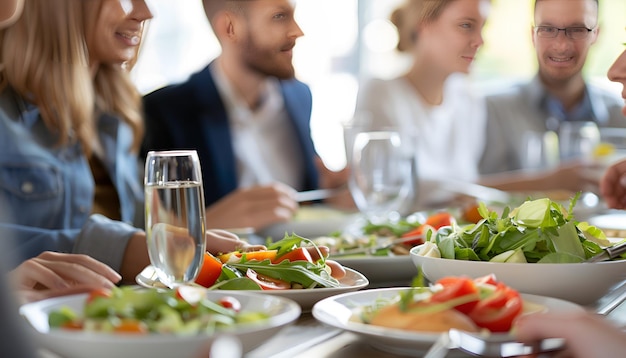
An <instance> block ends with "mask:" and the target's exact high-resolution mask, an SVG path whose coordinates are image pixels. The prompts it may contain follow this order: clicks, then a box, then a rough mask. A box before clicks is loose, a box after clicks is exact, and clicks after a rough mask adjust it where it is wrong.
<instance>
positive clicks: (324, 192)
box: [296, 189, 340, 203]
mask: <svg viewBox="0 0 626 358" xmlns="http://www.w3.org/2000/svg"><path fill="white" fill-rule="evenodd" d="M339 191H340V189H315V190H307V191H300V192H297V193H296V201H297V202H299V203H302V202H305V201H316V200H324V199H328V198H331V197H333V196H335V195H337V194H338V193H339Z"/></svg>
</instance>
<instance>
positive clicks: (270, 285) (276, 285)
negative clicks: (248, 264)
mask: <svg viewBox="0 0 626 358" xmlns="http://www.w3.org/2000/svg"><path fill="white" fill-rule="evenodd" d="M246 276H247V277H248V278H249V279H251V280H252V281H254V282H256V283H257V284H258V285H259V286H261V288H262V289H264V290H288V289H290V288H291V284H290V283H289V282H285V281H282V280H277V279H275V278H272V277H269V276H265V275H261V274H260V273H257V272H256V271H254V270H252V269H248V271H246Z"/></svg>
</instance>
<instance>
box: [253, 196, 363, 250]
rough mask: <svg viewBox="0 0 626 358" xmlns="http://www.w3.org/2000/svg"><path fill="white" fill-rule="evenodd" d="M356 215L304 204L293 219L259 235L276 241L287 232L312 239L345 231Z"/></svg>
mask: <svg viewBox="0 0 626 358" xmlns="http://www.w3.org/2000/svg"><path fill="white" fill-rule="evenodd" d="M356 217H358V215H356V214H352V213H346V212H343V211H341V210H337V209H333V208H330V207H328V206H325V205H310V206H302V207H300V209H298V213H297V214H296V216H295V217H294V219H293V220H291V221H289V222H286V223H279V224H274V225H271V226H269V227H267V228H264V229H263V230H261V231H260V232H259V233H258V235H259V236H260V237H262V238H267V237H270V238H272V239H273V240H274V241H277V240H281V239H283V238H284V237H285V233H287V234H289V235H291V234H296V235H298V236H302V237H305V238H308V239H312V238H315V237H318V236H326V235H329V234H330V233H332V232H335V231H343V229H344V228H345V227H346V226H348V225H349V224H350V223H351V222H352V221H353V220H355V218H356Z"/></svg>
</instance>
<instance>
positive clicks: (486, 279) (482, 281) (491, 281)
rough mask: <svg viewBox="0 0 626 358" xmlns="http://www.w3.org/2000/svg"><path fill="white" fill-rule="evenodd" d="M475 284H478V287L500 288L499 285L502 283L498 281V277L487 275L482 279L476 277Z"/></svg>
mask: <svg viewBox="0 0 626 358" xmlns="http://www.w3.org/2000/svg"><path fill="white" fill-rule="evenodd" d="M474 282H475V283H476V285H478V286H480V285H484V284H486V285H492V286H498V284H499V283H500V281H498V279H497V278H496V275H494V274H492V273H491V274H489V275H485V276H482V277H476V278H475V279H474Z"/></svg>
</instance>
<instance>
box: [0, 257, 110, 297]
mask: <svg viewBox="0 0 626 358" xmlns="http://www.w3.org/2000/svg"><path fill="white" fill-rule="evenodd" d="M9 278H10V280H11V282H12V283H13V285H14V287H15V289H16V291H17V293H18V298H19V299H20V300H21V301H25V302H31V301H36V300H41V299H44V298H49V297H55V296H61V295H66V294H72V293H80V292H88V291H90V290H92V289H94V288H98V287H106V288H111V287H113V286H115V284H116V283H117V282H119V281H120V280H121V278H122V277H121V276H120V275H119V274H118V273H117V272H115V271H114V270H113V269H112V268H110V267H109V266H107V265H105V264H104V263H102V262H100V261H97V260H95V259H93V258H91V257H89V256H87V255H80V254H66V253H58V252H51V251H46V252H43V253H41V254H40V255H39V256H37V257H35V258H32V259H29V260H26V261H24V262H22V264H20V265H19V266H18V267H16V268H15V269H14V270H12V271H10V272H9Z"/></svg>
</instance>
